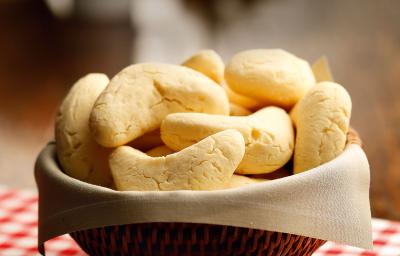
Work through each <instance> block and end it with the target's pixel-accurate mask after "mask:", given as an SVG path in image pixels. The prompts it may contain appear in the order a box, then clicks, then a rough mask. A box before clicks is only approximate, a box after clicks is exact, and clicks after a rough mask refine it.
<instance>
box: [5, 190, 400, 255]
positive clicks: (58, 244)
mask: <svg viewBox="0 0 400 256" xmlns="http://www.w3.org/2000/svg"><path fill="white" fill-rule="evenodd" d="M37 201H38V198H37V194H36V192H34V191H25V190H24V191H22V190H15V189H9V188H6V187H0V256H14V255H15V256H25V255H27V256H29V255H39V253H38V251H37ZM372 229H373V236H374V249H373V250H372V251H366V250H362V249H358V248H355V247H350V246H345V245H341V244H337V243H333V242H327V243H326V244H324V245H323V246H322V247H321V248H320V249H319V250H318V251H317V252H315V253H314V254H313V255H314V256H327V255H331V256H333V255H336V256H361V255H362V256H373V255H382V256H400V222H394V221H388V220H382V219H374V220H373V223H372ZM46 255H66V256H68V255H69V256H81V255H86V254H85V253H84V252H83V251H82V250H81V249H80V248H79V246H78V245H77V244H76V243H75V242H74V241H73V240H72V238H70V237H69V236H68V235H64V236H60V237H57V238H54V239H52V240H50V241H48V242H46Z"/></svg>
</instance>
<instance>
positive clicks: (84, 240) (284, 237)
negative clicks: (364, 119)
mask: <svg viewBox="0 0 400 256" xmlns="http://www.w3.org/2000/svg"><path fill="white" fill-rule="evenodd" d="M347 143H354V144H359V145H361V141H360V139H359V136H358V134H357V133H356V132H355V131H354V130H350V131H349V133H348V138H347ZM70 235H71V237H72V238H73V239H74V240H75V241H76V242H77V243H78V244H79V246H80V247H81V248H82V249H83V250H84V251H85V252H86V253H88V254H89V255H218V256H220V255H271V256H279V255H282V256H284V255H298V256H307V255H311V254H312V253H313V252H314V251H316V250H317V249H318V248H319V247H320V246H321V245H323V244H324V243H325V242H326V241H324V240H319V239H315V238H310V237H304V236H299V235H293V234H287V233H280V232H272V231H265V230H258V229H251V228H240V227H232V226H224V225H210V224H194V223H158V222H157V223H141V224H127V225H117V226H109V227H100V228H94V229H89V230H83V231H77V232H73V233H70Z"/></svg>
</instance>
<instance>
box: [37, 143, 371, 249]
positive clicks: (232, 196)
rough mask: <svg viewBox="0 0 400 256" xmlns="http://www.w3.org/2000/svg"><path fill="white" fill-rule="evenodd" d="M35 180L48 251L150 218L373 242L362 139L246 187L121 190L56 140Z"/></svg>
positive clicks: (43, 156) (359, 244)
mask: <svg viewBox="0 0 400 256" xmlns="http://www.w3.org/2000/svg"><path fill="white" fill-rule="evenodd" d="M35 179H36V182H37V186H38V189H39V236H38V245H39V251H40V252H41V253H42V254H43V253H44V243H45V242H46V241H47V240H49V239H51V238H53V237H56V236H59V235H62V234H66V233H71V232H74V231H78V230H86V229H91V228H96V227H101V226H110V225H122V224H130V223H144V222H190V223H207V224H217V225H230V226H237V227H246V228H256V229H262V230H270V231H277V232H284V233H291V234H296V235H302V236H308V237H313V238H318V239H322V240H330V241H335V242H339V243H344V244H348V245H351V246H356V247H361V248H365V249H371V248H372V231H371V211H370V204H369V184H370V171H369V164H368V160H367V158H366V156H365V153H364V151H363V150H362V149H361V147H360V146H358V145H356V144H348V145H347V146H346V148H345V150H344V152H343V153H342V154H341V155H339V156H338V157H337V158H335V159H334V160H332V161H330V162H328V163H325V164H323V165H321V166H318V167H317V168H314V169H312V170H309V171H306V172H303V173H300V174H296V175H292V176H289V177H285V178H281V179H277V180H272V181H267V182H262V183H256V184H251V185H249V186H245V187H239V188H233V189H227V190H218V191H184V190H182V191H170V192H167V191H163V192H159V191H147V192H145V191H131V192H120V191H114V190H112V189H108V188H104V187H100V186H96V185H91V184H88V183H85V182H82V181H79V180H76V179H74V178H71V177H69V176H67V175H66V174H64V173H63V172H62V171H61V169H60V167H59V166H58V164H57V161H56V148H55V144H54V143H49V145H47V146H46V147H45V148H44V149H43V151H42V152H41V153H40V155H39V157H38V159H37V161H36V165H35Z"/></svg>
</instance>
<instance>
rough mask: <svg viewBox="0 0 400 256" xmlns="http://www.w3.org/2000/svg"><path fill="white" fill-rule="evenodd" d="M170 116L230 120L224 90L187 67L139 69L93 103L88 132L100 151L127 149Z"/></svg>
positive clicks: (124, 75)
mask: <svg viewBox="0 0 400 256" xmlns="http://www.w3.org/2000/svg"><path fill="white" fill-rule="evenodd" d="M175 112H202V113H210V114H221V115H228V114H229V102H228V98H227V96H226V94H225V93H224V91H223V89H222V88H221V87H220V86H218V85H217V84H216V83H215V82H214V81H213V80H211V79H209V78H208V77H206V76H205V75H203V74H201V73H200V72H197V71H195V70H192V69H190V68H187V67H182V66H177V65H171V64H159V63H144V64H136V65H132V66H129V67H127V68H125V69H123V70H122V71H121V72H119V73H118V74H117V75H116V76H115V77H114V78H112V79H111V81H110V83H109V85H108V86H107V88H106V89H105V90H104V91H103V92H102V93H101V94H100V96H99V98H98V99H97V101H96V103H95V105H94V107H93V110H92V113H91V116H90V128H91V131H92V134H93V136H94V138H95V140H96V141H97V142H98V143H99V144H101V145H103V146H105V147H116V146H120V145H123V144H126V143H128V142H130V141H132V140H134V139H135V138H138V137H140V136H141V135H143V134H145V133H147V132H151V131H153V130H156V129H158V127H159V126H160V123H161V121H162V120H163V118H164V117H165V116H166V115H167V114H170V113H175Z"/></svg>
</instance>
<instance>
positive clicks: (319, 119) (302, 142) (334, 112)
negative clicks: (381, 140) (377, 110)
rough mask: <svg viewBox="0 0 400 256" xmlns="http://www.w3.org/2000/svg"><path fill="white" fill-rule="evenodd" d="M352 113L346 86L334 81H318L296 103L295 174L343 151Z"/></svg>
mask: <svg viewBox="0 0 400 256" xmlns="http://www.w3.org/2000/svg"><path fill="white" fill-rule="evenodd" d="M350 116H351V99H350V96H349V94H348V93H347V91H346V89H344V88H343V87H342V86H341V85H339V84H337V83H333V82H321V83H318V84H317V85H316V86H315V87H314V88H313V89H311V90H310V91H308V93H307V94H306V95H305V96H304V97H303V98H302V99H301V101H300V102H299V103H298V104H297V105H296V107H295V109H294V111H293V112H292V113H291V117H292V119H293V121H294V123H295V126H296V144H295V145H296V146H295V150H294V173H300V172H303V171H306V170H309V169H311V168H314V167H316V166H319V165H321V164H323V163H326V162H328V161H330V160H332V159H334V158H335V157H336V156H338V155H339V154H340V153H342V152H343V150H344V147H345V145H346V135H347V132H348V129H349V123H350Z"/></svg>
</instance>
